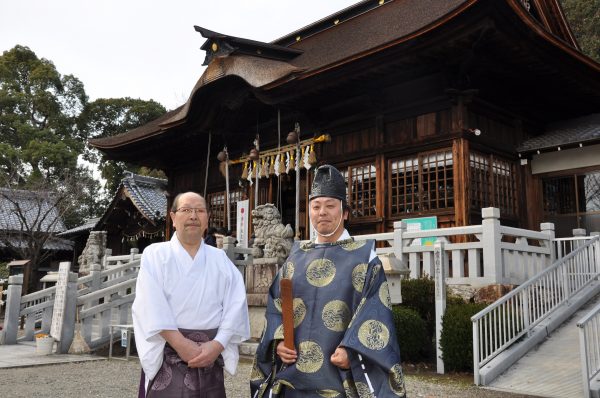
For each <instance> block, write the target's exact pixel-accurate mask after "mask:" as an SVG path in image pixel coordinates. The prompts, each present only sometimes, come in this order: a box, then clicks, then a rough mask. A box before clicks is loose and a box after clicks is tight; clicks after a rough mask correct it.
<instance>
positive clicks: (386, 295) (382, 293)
mask: <svg viewBox="0 0 600 398" xmlns="http://www.w3.org/2000/svg"><path fill="white" fill-rule="evenodd" d="M379 300H381V302H382V303H383V305H385V306H386V307H387V308H389V309H390V310H391V309H392V300H391V298H390V287H389V285H388V283H387V281H386V282H383V283H382V284H381V286H380V287H379Z"/></svg>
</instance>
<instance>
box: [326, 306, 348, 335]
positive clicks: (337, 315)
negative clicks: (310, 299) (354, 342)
mask: <svg viewBox="0 0 600 398" xmlns="http://www.w3.org/2000/svg"><path fill="white" fill-rule="evenodd" d="M350 317H351V314H350V308H348V305H347V304H346V303H344V302H343V301H341V300H332V301H330V302H328V303H327V304H325V307H324V308H323V312H322V314H321V318H322V319H323V324H324V325H325V327H326V328H327V329H329V330H333V331H334V332H343V331H344V330H346V328H347V327H348V323H349V322H350Z"/></svg>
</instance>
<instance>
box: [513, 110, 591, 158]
mask: <svg viewBox="0 0 600 398" xmlns="http://www.w3.org/2000/svg"><path fill="white" fill-rule="evenodd" d="M598 142H600V113H594V114H591V115H587V116H583V117H579V118H575V119H569V120H565V121H561V122H559V123H554V124H551V125H549V126H548V127H547V129H546V131H545V132H544V133H543V134H541V135H538V136H536V137H533V138H530V139H528V140H527V141H525V142H523V143H522V144H521V145H519V147H518V148H517V152H521V153H524V152H531V151H537V150H548V149H553V150H554V149H556V148H557V147H559V146H565V147H566V146H577V145H579V144H581V145H583V144H592V143H598Z"/></svg>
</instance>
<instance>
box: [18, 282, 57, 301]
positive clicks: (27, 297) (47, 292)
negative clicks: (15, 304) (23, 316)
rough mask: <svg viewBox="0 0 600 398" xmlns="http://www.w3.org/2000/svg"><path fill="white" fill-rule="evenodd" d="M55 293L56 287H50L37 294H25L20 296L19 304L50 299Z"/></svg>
mask: <svg viewBox="0 0 600 398" xmlns="http://www.w3.org/2000/svg"><path fill="white" fill-rule="evenodd" d="M55 293H56V286H51V287H48V288H46V289H43V290H38V291H37V292H33V293H29V294H26V295H25V296H21V304H25V303H27V302H29V301H34V300H39V299H42V298H46V297H51V296H52V295H53V294H55Z"/></svg>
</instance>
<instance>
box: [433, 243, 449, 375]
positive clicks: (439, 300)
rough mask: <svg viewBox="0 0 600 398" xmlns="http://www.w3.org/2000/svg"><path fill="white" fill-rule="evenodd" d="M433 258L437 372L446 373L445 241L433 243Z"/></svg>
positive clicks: (446, 267)
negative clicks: (444, 319)
mask: <svg viewBox="0 0 600 398" xmlns="http://www.w3.org/2000/svg"><path fill="white" fill-rule="evenodd" d="M433 258H434V267H435V346H436V358H437V372H438V373H440V374H443V373H444V360H443V359H442V355H443V352H442V347H441V346H440V340H441V337H442V319H443V317H444V314H445V313H446V272H447V269H448V265H447V259H448V257H447V256H446V252H445V251H444V242H440V241H437V242H435V243H434V245H433Z"/></svg>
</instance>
